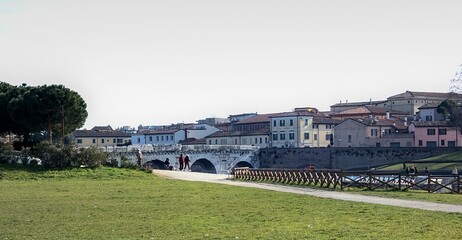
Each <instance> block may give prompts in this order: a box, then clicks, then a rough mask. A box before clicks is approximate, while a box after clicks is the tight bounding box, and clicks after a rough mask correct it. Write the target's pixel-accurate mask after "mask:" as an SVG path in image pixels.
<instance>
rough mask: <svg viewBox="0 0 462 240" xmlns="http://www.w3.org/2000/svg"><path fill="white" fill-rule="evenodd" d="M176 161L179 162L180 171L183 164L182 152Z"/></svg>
mask: <svg viewBox="0 0 462 240" xmlns="http://www.w3.org/2000/svg"><path fill="white" fill-rule="evenodd" d="M178 163H179V164H180V171H183V164H184V158H183V153H181V154H180V157H179V158H178Z"/></svg>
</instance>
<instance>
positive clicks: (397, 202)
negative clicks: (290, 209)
mask: <svg viewBox="0 0 462 240" xmlns="http://www.w3.org/2000/svg"><path fill="white" fill-rule="evenodd" d="M152 172H153V173H154V174H156V175H159V176H162V177H166V178H174V179H180V180H186V181H201V182H210V183H221V184H228V185H233V186H241V187H252V188H260V189H266V190H272V191H279V192H288V193H296V194H305V195H310V196H316V197H323V198H332V199H337V200H344V201H354V202H364V203H373V204H381V205H389V206H395V207H405V208H416V209H422V210H429V211H442V212H454V213H462V205H453V204H445V203H432V202H424V201H416V200H403V199H394V198H383V197H374V196H365V195H360V194H350V193H344V192H338V191H324V190H318V189H310V188H299V187H291V186H284V185H275V184H267V183H256V182H242V181H233V180H230V179H229V177H230V176H229V175H226V174H208V173H197V172H181V171H166V170H153V171H152Z"/></svg>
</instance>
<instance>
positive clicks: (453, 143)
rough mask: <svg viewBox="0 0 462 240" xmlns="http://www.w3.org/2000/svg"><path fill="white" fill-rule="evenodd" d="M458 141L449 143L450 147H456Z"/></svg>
mask: <svg viewBox="0 0 462 240" xmlns="http://www.w3.org/2000/svg"><path fill="white" fill-rule="evenodd" d="M455 146H456V141H448V147H455Z"/></svg>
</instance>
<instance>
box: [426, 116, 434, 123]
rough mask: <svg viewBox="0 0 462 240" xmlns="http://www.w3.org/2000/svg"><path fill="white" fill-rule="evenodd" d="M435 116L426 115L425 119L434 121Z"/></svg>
mask: <svg viewBox="0 0 462 240" xmlns="http://www.w3.org/2000/svg"><path fill="white" fill-rule="evenodd" d="M432 119H433V117H432V116H425V121H427V122H428V121H432Z"/></svg>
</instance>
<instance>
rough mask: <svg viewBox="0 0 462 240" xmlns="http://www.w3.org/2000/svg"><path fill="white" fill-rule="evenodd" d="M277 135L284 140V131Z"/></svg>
mask: <svg viewBox="0 0 462 240" xmlns="http://www.w3.org/2000/svg"><path fill="white" fill-rule="evenodd" d="M279 137H280V138H281V141H284V140H286V133H285V132H281V134H279Z"/></svg>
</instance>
